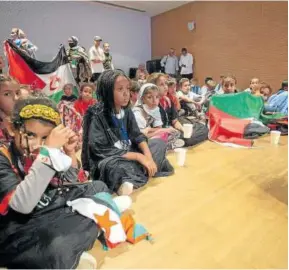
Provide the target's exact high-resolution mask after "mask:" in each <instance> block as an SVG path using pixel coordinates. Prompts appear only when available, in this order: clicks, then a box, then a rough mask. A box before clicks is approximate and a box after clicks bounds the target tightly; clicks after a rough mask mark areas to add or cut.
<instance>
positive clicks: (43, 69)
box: [4, 40, 78, 103]
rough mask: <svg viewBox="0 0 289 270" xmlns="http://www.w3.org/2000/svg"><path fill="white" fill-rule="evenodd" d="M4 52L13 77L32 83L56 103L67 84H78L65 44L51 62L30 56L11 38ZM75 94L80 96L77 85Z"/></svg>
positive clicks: (31, 84)
mask: <svg viewBox="0 0 289 270" xmlns="http://www.w3.org/2000/svg"><path fill="white" fill-rule="evenodd" d="M4 52H5V54H6V57H7V60H8V67H9V74H10V75H11V76H12V77H14V78H15V79H17V80H18V81H19V83H21V84H27V85H30V87H31V89H32V90H37V91H41V92H42V93H43V94H45V95H47V96H49V97H50V98H51V99H53V100H54V101H55V102H56V103H58V102H59V101H60V99H61V97H62V95H63V91H62V89H63V86H64V85H65V84H67V83H72V84H73V85H74V86H75V85H76V83H75V80H74V78H73V74H72V71H71V68H70V65H69V62H68V58H67V55H66V52H65V48H64V46H63V45H61V47H60V49H59V52H58V53H57V55H56V57H55V58H54V59H53V60H52V61H51V62H41V61H38V60H36V59H34V58H32V57H30V56H29V55H28V54H26V53H25V52H24V51H22V50H21V49H19V48H18V47H17V46H16V45H15V44H14V43H13V42H11V41H9V40H6V41H5V42H4ZM74 94H75V95H76V96H78V91H77V88H76V87H75V88H74Z"/></svg>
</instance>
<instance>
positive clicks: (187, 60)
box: [179, 48, 194, 80]
mask: <svg viewBox="0 0 289 270" xmlns="http://www.w3.org/2000/svg"><path fill="white" fill-rule="evenodd" d="M193 64H194V59H193V56H192V55H191V54H190V53H188V51H187V49H186V48H182V54H181V57H180V61H179V66H180V68H181V72H180V74H181V76H182V78H187V79H189V80H191V79H192V78H193Z"/></svg>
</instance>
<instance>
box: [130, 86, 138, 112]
mask: <svg viewBox="0 0 289 270" xmlns="http://www.w3.org/2000/svg"><path fill="white" fill-rule="evenodd" d="M140 87H141V86H140V84H139V82H137V81H131V86H130V106H131V107H133V106H134V105H135V103H136V101H137V98H138V93H139V91H140Z"/></svg>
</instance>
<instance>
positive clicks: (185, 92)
mask: <svg viewBox="0 0 289 270" xmlns="http://www.w3.org/2000/svg"><path fill="white" fill-rule="evenodd" d="M179 84H180V90H179V91H178V93H177V96H178V98H179V100H180V103H181V107H182V109H184V110H185V111H186V114H187V115H190V114H195V115H198V113H197V111H198V110H201V107H202V106H201V104H200V100H201V98H202V97H201V95H198V94H196V93H194V92H192V91H190V81H189V79H187V78H183V79H181V80H180V83H179Z"/></svg>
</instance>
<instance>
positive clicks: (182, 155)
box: [174, 148, 187, 167]
mask: <svg viewBox="0 0 289 270" xmlns="http://www.w3.org/2000/svg"><path fill="white" fill-rule="evenodd" d="M174 151H175V153H176V158H177V164H178V166H180V167H183V166H185V162H186V155H187V149H185V148H177V149H175V150H174Z"/></svg>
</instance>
